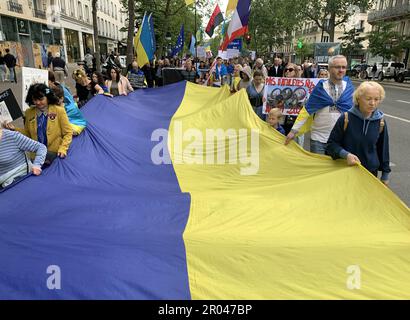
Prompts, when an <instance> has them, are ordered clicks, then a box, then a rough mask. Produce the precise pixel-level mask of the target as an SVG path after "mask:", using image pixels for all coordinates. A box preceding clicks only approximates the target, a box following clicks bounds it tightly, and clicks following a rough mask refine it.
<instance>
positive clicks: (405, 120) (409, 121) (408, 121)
mask: <svg viewBox="0 0 410 320" xmlns="http://www.w3.org/2000/svg"><path fill="white" fill-rule="evenodd" d="M384 115H385V116H386V117H389V118H393V119H397V120H400V121H404V122H407V123H410V120H407V119H403V118H399V117H395V116H392V115H390V114H387V113H385V114H384Z"/></svg>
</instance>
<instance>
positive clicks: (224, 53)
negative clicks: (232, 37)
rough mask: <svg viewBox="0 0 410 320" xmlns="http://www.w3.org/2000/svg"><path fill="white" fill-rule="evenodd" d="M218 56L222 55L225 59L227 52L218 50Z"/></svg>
mask: <svg viewBox="0 0 410 320" xmlns="http://www.w3.org/2000/svg"><path fill="white" fill-rule="evenodd" d="M218 57H221V58H222V59H223V60H227V59H228V58H227V52H226V51H221V50H218Z"/></svg>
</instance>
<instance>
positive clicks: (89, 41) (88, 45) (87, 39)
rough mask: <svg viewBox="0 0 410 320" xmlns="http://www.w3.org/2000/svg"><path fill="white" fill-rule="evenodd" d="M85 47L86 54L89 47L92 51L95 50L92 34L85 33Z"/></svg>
mask: <svg viewBox="0 0 410 320" xmlns="http://www.w3.org/2000/svg"><path fill="white" fill-rule="evenodd" d="M83 48H84V55H85V54H86V53H87V49H90V51H91V53H93V52H94V39H93V35H92V34H89V33H83Z"/></svg>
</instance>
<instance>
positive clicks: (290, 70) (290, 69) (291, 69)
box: [285, 68, 295, 72]
mask: <svg viewBox="0 0 410 320" xmlns="http://www.w3.org/2000/svg"><path fill="white" fill-rule="evenodd" d="M288 71H289V72H293V71H295V69H293V68H289V69H287V68H286V69H285V72H288Z"/></svg>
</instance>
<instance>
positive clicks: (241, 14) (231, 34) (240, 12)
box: [220, 0, 251, 51]
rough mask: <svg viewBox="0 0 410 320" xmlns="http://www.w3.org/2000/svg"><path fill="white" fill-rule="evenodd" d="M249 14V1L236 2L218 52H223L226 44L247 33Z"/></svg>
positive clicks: (240, 0) (239, 0)
mask: <svg viewBox="0 0 410 320" xmlns="http://www.w3.org/2000/svg"><path fill="white" fill-rule="evenodd" d="M250 12H251V0H238V4H237V5H236V8H235V11H234V13H233V16H232V20H231V22H230V23H229V27H228V31H227V32H226V35H225V39H224V41H223V42H222V44H221V47H220V50H222V51H225V50H226V48H227V47H228V44H229V43H230V42H231V41H233V40H235V39H236V38H238V37H240V36H242V35H244V34H245V33H246V32H248V22H249V14H250Z"/></svg>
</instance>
